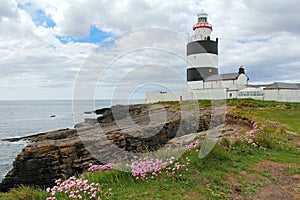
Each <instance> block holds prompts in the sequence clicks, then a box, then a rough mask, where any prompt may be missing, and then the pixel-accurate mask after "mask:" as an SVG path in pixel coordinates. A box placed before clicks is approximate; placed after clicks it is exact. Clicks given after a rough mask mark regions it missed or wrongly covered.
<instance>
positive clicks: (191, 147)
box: [187, 140, 200, 149]
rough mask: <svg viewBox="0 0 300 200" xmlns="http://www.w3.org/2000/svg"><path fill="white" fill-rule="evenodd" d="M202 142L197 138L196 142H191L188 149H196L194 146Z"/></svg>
mask: <svg viewBox="0 0 300 200" xmlns="http://www.w3.org/2000/svg"><path fill="white" fill-rule="evenodd" d="M199 144H200V140H196V141H195V142H192V143H191V144H189V145H188V146H187V148H188V149H194V148H197V147H198V146H199Z"/></svg>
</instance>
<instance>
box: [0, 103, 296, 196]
mask: <svg viewBox="0 0 300 200" xmlns="http://www.w3.org/2000/svg"><path fill="white" fill-rule="evenodd" d="M165 104H172V105H178V106H179V103H178V102H167V103H165ZM209 104H210V103H209V102H208V101H199V105H201V106H202V107H203V106H204V107H206V106H207V107H208V106H209ZM227 104H228V105H230V106H237V105H240V104H244V105H245V104H247V106H245V107H242V108H239V109H236V110H233V111H231V112H233V113H234V114H236V115H240V116H245V117H248V118H251V119H253V120H254V121H256V122H258V124H259V127H260V128H261V130H260V131H258V133H257V134H256V138H255V140H256V141H257V142H259V144H261V145H262V146H264V147H266V149H265V150H262V149H259V148H255V147H253V146H251V145H249V144H248V143H247V142H245V141H231V140H226V139H223V140H222V141H220V142H219V143H218V144H217V145H216V146H215V147H214V148H213V150H212V151H211V152H210V153H209V154H208V156H206V157H205V158H203V159H200V158H199V157H198V156H199V152H198V150H199V148H198V150H197V149H194V150H189V151H186V152H185V153H184V154H183V156H182V157H181V158H179V161H181V162H184V160H185V158H186V157H189V158H190V165H189V167H188V171H186V170H184V171H182V172H181V174H182V176H179V174H175V175H174V176H168V175H166V174H160V175H159V176H157V177H155V178H154V179H149V180H144V181H142V180H136V179H135V178H134V177H133V176H132V175H131V174H130V173H126V172H122V171H117V170H111V171H104V172H85V173H84V174H85V177H86V178H87V179H88V180H89V182H97V183H100V184H101V186H102V190H103V191H104V192H106V191H108V190H109V189H112V193H111V194H108V195H103V196H102V199H149V200H150V199H157V200H159V199H229V198H231V197H232V196H233V195H234V194H236V193H237V190H238V194H239V195H242V196H244V197H251V196H252V195H253V194H255V193H256V192H257V191H258V190H259V189H260V188H261V187H263V186H265V185H268V184H270V182H269V181H267V180H266V178H267V179H268V180H273V179H274V177H273V175H272V174H270V173H269V172H268V171H265V170H264V171H257V170H255V169H254V167H253V166H254V164H256V163H259V162H262V161H266V160H269V161H273V162H279V163H289V164H290V165H289V167H288V168H287V172H286V173H287V174H288V175H289V176H292V175H295V174H299V173H300V161H299V156H300V151H299V149H297V148H296V147H295V146H294V145H292V144H291V143H290V141H291V140H292V139H293V138H295V137H296V136H294V135H290V134H287V133H286V131H292V132H295V133H297V134H298V136H299V135H300V132H299V128H300V125H299V123H297V121H298V122H299V119H300V104H293V103H278V102H263V101H254V100H230V101H229V102H227ZM250 105H252V106H250ZM253 105H255V106H253ZM269 121H271V123H270V122H269ZM273 122H274V123H273ZM229 147H231V149H230V148H229ZM230 175H233V176H235V177H236V179H237V181H238V183H232V182H228V178H229V176H230ZM251 176H254V177H256V179H255V180H251V178H249V177H251ZM294 190H295V191H298V190H299V186H297V187H295V189H294ZM46 197H47V193H46V192H45V191H43V190H40V189H33V188H29V187H25V186H22V187H20V188H16V189H13V190H11V191H10V192H8V193H0V199H5V200H13V199H28V200H29V199H45V198H46ZM59 199H67V198H66V197H63V196H61V197H60V198H59Z"/></svg>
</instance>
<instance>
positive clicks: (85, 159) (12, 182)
mask: <svg viewBox="0 0 300 200" xmlns="http://www.w3.org/2000/svg"><path fill="white" fill-rule="evenodd" d="M102 112H103V115H102V116H100V117H98V118H97V119H87V120H85V122H84V123H81V124H79V125H76V129H63V130H58V131H52V132H47V133H41V134H38V135H35V136H28V137H23V138H19V140H28V141H30V144H28V145H27V146H26V147H25V148H24V149H23V150H22V152H21V153H19V155H18V156H17V158H16V159H15V161H14V163H13V169H12V170H11V171H10V172H9V173H8V174H7V175H6V177H5V178H4V180H3V181H2V183H1V184H0V190H1V191H8V190H9V189H10V188H12V187H15V186H18V185H21V184H22V185H29V186H40V187H42V188H43V187H48V186H53V185H54V181H55V180H56V179H59V178H68V177H69V176H72V175H74V174H77V173H82V172H83V170H85V169H87V167H88V164H89V163H95V164H100V163H103V162H108V161H109V162H111V161H115V162H118V160H119V159H120V158H122V157H124V156H125V155H124V152H133V153H135V152H149V151H155V150H157V149H159V148H161V147H163V146H164V145H165V144H167V143H168V141H170V140H171V139H173V138H176V137H181V136H184V135H186V134H189V133H191V132H197V131H203V130H207V129H208V128H209V126H210V120H211V116H210V115H211V111H210V110H209V109H206V110H201V112H200V113H193V112H192V111H190V112H184V113H181V111H180V110H179V109H178V108H176V107H175V106H161V105H144V104H142V105H130V106H122V105H116V106H113V107H111V108H110V109H102V110H101V111H98V113H102ZM196 114H197V115H200V117H199V119H197V118H195V115H196ZM195 119H197V120H198V121H197V120H195ZM217 121H218V120H217ZM13 140H14V141H16V140H17V139H16V138H14V139H12V140H11V141H13ZM98 156H101V161H99V160H98Z"/></svg>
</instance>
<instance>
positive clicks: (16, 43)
mask: <svg viewBox="0 0 300 200" xmlns="http://www.w3.org/2000/svg"><path fill="white" fill-rule="evenodd" d="M299 6H300V3H299V1H297V0H290V1H287V2H283V1H279V0H278V1H276V0H275V1H268V0H266V1H263V2H262V1H258V0H251V1H250V0H237V1H226V2H225V1H218V0H210V1H208V0H203V1H196V0H195V1H194V0H193V1H177V2H176V3H174V1H171V0H167V1H159V0H152V1H150V0H126V1H121V2H120V1H114V0H112V1H106V0H86V1H82V0H73V1H71V0H66V1H60V0H52V1H49V2H46V1H40V0H4V1H3V2H2V3H1V5H0V38H1V43H0V57H1V59H0V70H1V73H0V85H1V86H0V91H5V92H1V97H0V98H2V99H7V98H21V99H22V98H37V97H40V96H39V95H33V93H34V94H36V93H40V94H44V93H45V91H48V93H49V94H53V95H51V97H52V98H57V99H60V98H61V96H64V97H66V96H68V98H71V97H72V92H73V84H74V82H75V80H76V77H77V76H76V75H77V73H78V72H79V70H80V68H81V67H82V66H84V65H85V64H86V62H90V61H89V59H90V57H89V55H90V54H91V53H92V52H95V51H96V52H98V53H99V52H105V53H103V55H102V57H101V60H102V61H103V63H106V64H108V63H109V62H113V61H114V60H115V59H118V62H115V63H114V66H113V67H112V68H111V69H110V72H109V73H108V74H107V75H106V76H105V77H106V80H104V81H103V84H104V85H105V88H102V91H104V92H103V93H104V94H103V95H104V96H110V95H111V90H112V89H113V87H114V85H115V84H116V83H117V82H118V81H119V80H120V79H122V76H125V75H128V76H127V77H130V78H129V79H130V80H128V82H126V84H125V85H124V87H125V86H126V87H127V89H130V84H131V85H132V86H136V84H137V83H138V82H139V81H141V80H143V79H144V80H149V81H150V80H151V78H152V77H154V79H153V80H155V81H157V82H163V81H164V80H166V78H165V77H166V76H165V75H166V74H164V72H163V70H158V69H156V70H155V71H151V70H149V72H147V70H146V68H145V67H142V69H143V70H142V69H141V70H135V72H136V73H133V72H134V71H132V70H133V69H135V68H136V67H138V66H149V64H151V63H149V62H150V61H151V62H152V64H153V65H155V66H158V65H160V64H162V66H167V65H169V66H172V67H173V68H172V69H174V70H175V71H176V72H178V73H179V74H180V75H181V76H182V77H183V78H184V77H185V73H186V72H185V66H183V65H184V63H181V62H179V61H178V59H173V58H174V57H173V56H174V54H180V55H183V56H185V51H186V46H185V45H186V38H185V37H186V33H190V34H191V33H192V26H193V25H194V24H195V23H196V15H197V13H198V12H199V11H200V9H201V8H204V9H205V10H206V11H207V12H208V14H209V19H208V20H209V22H210V23H212V24H213V28H214V31H213V33H212V38H216V37H218V38H219V68H220V71H221V72H224V73H230V72H235V71H237V69H238V67H239V66H240V65H244V66H245V67H246V72H247V73H248V75H249V77H250V81H252V82H272V81H290V82H300V80H299V64H300V63H299V58H298V55H300V47H299V45H297V43H298V41H299V39H300V34H299V33H300V28H299V27H300V16H299V13H298V10H297V8H299ZM149 28H150V29H149ZM153 28H156V30H159V29H160V31H153V30H154V29H153ZM150 30H151V31H150ZM168 30H170V31H171V32H172V31H173V32H175V33H177V34H168ZM110 37H112V38H113V39H112V40H111V39H110ZM142 47H147V48H152V52H151V53H149V52H148V53H147V52H145V51H140V53H136V52H135V53H134V52H132V53H127V54H126V55H125V56H123V57H122V58H118V56H119V55H120V54H119V53H122V52H123V53H124V52H126V51H131V50H135V49H138V48H142ZM157 47H159V48H161V49H171V50H172V51H173V54H166V53H165V52H159V51H157V49H156V50H155V51H154V49H155V48H157ZM97 59H99V58H97ZM147 59H148V61H149V62H148V63H144V62H145V60H147ZM87 60H88V61H87ZM154 60H156V62H154ZM97 62H99V60H98V61H97ZM90 64H91V65H92V62H91V63H90ZM97 66H99V63H98V65H95V67H97ZM104 66H106V65H104ZM102 67H103V66H102ZM100 69H101V68H100ZM162 69H163V68H162ZM96 72H97V73H99V71H97V70H96ZM100 72H101V70H100ZM128 73H129V74H128ZM87 75H89V76H90V77H89V78H91V77H92V78H95V79H96V76H98V77H99V74H96V75H92V74H87ZM129 75H130V76H129ZM87 77H88V76H87ZM86 79H87V80H88V78H86ZM90 80H91V79H90ZM93 80H94V79H93ZM159 80H160V81H159ZM174 82H175V83H174V84H175V85H176V81H174ZM169 84H170V83H169ZM180 84H181V83H179V82H178V83H177V86H178V87H175V85H172V87H173V86H174V88H180ZM122 87H123V86H122ZM18 88H21V89H20V90H22V91H27V92H19V93H18V95H17V94H16V95H15V97H14V96H13V94H12V93H11V92H8V90H9V89H11V90H14V91H17V90H18ZM66 91H68V92H66ZM62 92H63V94H62ZM8 94H9V95H8ZM101 95H102V94H101ZM45 98H47V96H46V97H45Z"/></svg>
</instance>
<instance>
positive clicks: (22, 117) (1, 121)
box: [0, 100, 143, 182]
mask: <svg viewBox="0 0 300 200" xmlns="http://www.w3.org/2000/svg"><path fill="white" fill-rule="evenodd" d="M116 103H117V102H115V103H113V104H116ZM118 103H120V102H118ZM124 103H128V102H124ZM129 103H143V102H142V101H140V100H136V101H133V102H129ZM94 104H95V106H94ZM76 105H77V106H76V113H73V109H72V101H0V182H1V181H2V180H3V178H4V177H5V175H6V174H7V172H8V171H9V170H11V169H12V163H13V161H14V159H15V157H16V156H17V155H18V153H19V152H21V150H22V149H23V148H24V147H25V146H26V142H24V141H21V142H4V141H1V139H6V138H13V137H22V136H27V135H32V134H35V133H41V132H46V131H52V130H58V129H63V128H73V127H74V125H75V124H76V123H79V122H81V121H83V120H84V118H89V117H95V115H93V114H92V115H86V114H84V111H91V110H94V109H95V108H103V107H110V106H111V105H112V103H111V101H108V100H97V101H95V102H93V108H91V103H90V102H85V101H82V102H79V103H78V104H76ZM53 115H54V116H55V117H51V116H53Z"/></svg>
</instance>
